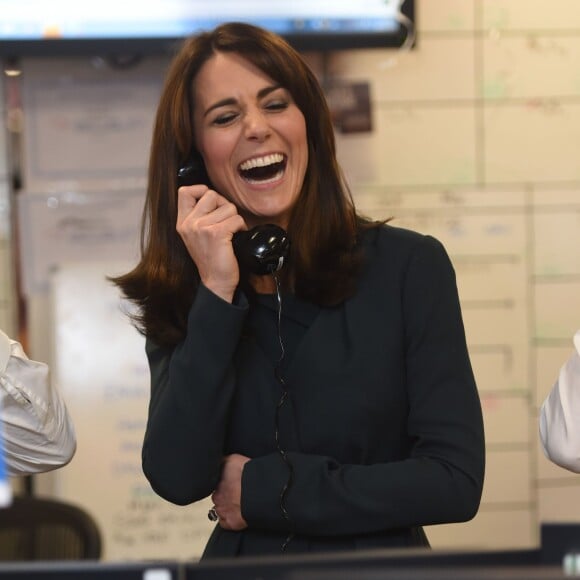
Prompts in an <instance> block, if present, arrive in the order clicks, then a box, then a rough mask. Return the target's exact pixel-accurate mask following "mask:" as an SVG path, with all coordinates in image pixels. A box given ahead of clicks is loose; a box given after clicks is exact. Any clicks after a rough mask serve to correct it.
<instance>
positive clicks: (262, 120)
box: [244, 110, 270, 141]
mask: <svg viewBox="0 0 580 580" xmlns="http://www.w3.org/2000/svg"><path fill="white" fill-rule="evenodd" d="M244 122H245V133H246V138H247V139H257V140H260V141H261V140H263V139H265V138H266V137H267V136H268V135H269V134H270V124H269V123H268V119H267V118H266V115H264V113H263V112H262V111H259V110H251V111H248V112H247V113H246V115H245V119H244Z"/></svg>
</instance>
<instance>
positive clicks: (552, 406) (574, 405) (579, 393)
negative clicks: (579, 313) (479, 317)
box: [540, 330, 580, 473]
mask: <svg viewBox="0 0 580 580" xmlns="http://www.w3.org/2000/svg"><path fill="white" fill-rule="evenodd" d="M574 347H575V350H574V352H573V353H572V354H571V356H570V358H569V359H568V360H567V361H566V363H565V364H564V365H563V366H562V368H561V369H560V374H559V376H558V380H557V381H556V382H555V383H554V385H553V387H552V390H551V391H550V393H549V394H548V396H547V397H546V399H545V401H544V403H543V404H542V408H541V410H540V440H541V443H542V448H543V450H544V453H545V454H546V457H547V458H548V459H550V461H552V462H554V463H555V464H557V465H559V466H560V467H564V468H565V469H568V470H570V471H574V472H575V473H580V330H579V331H577V332H576V334H575V335H574Z"/></svg>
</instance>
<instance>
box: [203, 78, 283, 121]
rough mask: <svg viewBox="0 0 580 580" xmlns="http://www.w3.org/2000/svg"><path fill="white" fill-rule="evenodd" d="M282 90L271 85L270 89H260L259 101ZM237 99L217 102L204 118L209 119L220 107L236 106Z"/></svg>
mask: <svg viewBox="0 0 580 580" xmlns="http://www.w3.org/2000/svg"><path fill="white" fill-rule="evenodd" d="M280 88H282V87H281V85H271V86H268V87H264V88H263V89H260V90H259V91H258V99H263V98H264V97H265V96H267V95H269V94H270V93H272V92H274V91H276V90H278V89H280ZM236 102H237V101H236V99H234V98H233V97H228V98H226V99H222V100H221V101H217V103H214V104H213V105H211V106H209V107H208V108H207V109H206V110H205V112H204V114H203V116H204V117H207V115H209V113H211V112H212V111H213V110H214V109H219V108H220V107H228V106H230V105H235V104H236Z"/></svg>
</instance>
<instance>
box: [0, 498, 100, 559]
mask: <svg viewBox="0 0 580 580" xmlns="http://www.w3.org/2000/svg"><path fill="white" fill-rule="evenodd" d="M101 549H102V544H101V533H100V530H99V528H98V526H97V523H96V522H95V521H94V520H93V518H92V517H91V516H90V515H89V514H88V513H87V512H86V511H84V510H83V509H82V508H80V507H79V506H76V505H73V504H69V503H66V502H63V501H60V500H55V499H47V498H38V497H34V496H24V497H18V496H17V497H14V498H13V500H12V504H11V505H10V506H8V507H6V508H0V562H1V561H3V562H6V561H21V560H98V559H99V558H100V557H101Z"/></svg>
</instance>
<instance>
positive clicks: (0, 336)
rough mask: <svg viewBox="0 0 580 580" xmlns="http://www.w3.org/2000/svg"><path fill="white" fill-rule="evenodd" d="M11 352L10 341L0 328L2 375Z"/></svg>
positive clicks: (0, 372) (0, 371)
mask: <svg viewBox="0 0 580 580" xmlns="http://www.w3.org/2000/svg"><path fill="white" fill-rule="evenodd" d="M11 352H12V341H11V340H10V338H9V337H8V335H7V334H5V333H4V332H2V331H1V330H0V375H3V374H4V373H5V372H6V367H7V366H8V360H9V359H10V353H11Z"/></svg>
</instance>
